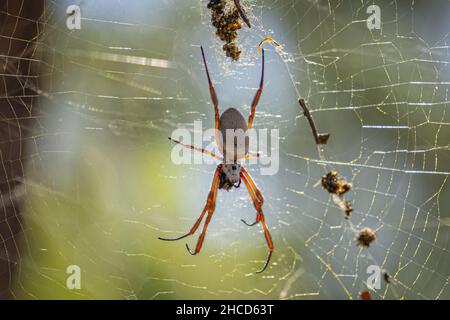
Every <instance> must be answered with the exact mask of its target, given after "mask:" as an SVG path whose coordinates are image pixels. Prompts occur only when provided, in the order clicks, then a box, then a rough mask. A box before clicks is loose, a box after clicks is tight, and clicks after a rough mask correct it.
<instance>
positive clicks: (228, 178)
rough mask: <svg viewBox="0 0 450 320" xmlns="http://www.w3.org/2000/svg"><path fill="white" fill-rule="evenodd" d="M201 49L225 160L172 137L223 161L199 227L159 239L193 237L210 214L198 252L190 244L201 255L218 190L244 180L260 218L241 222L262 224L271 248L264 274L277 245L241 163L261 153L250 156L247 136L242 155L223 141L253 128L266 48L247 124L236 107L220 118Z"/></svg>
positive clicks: (237, 184) (218, 139)
mask: <svg viewBox="0 0 450 320" xmlns="http://www.w3.org/2000/svg"><path fill="white" fill-rule="evenodd" d="M200 49H201V52H202V58H203V64H204V66H205V71H206V77H207V79H208V84H209V92H210V95H211V100H212V103H213V105H214V114H215V129H216V134H215V139H216V144H217V145H218V146H219V150H220V152H221V154H222V156H223V157H221V156H218V155H216V154H214V153H212V152H210V151H207V150H205V149H202V148H197V147H195V146H192V145H187V144H183V143H181V142H180V141H177V140H172V139H171V138H169V139H170V140H172V141H174V142H175V143H178V144H180V145H182V146H184V147H186V148H190V149H192V150H196V151H199V152H202V153H204V154H207V155H209V156H211V157H213V158H215V159H218V160H220V161H222V162H221V163H220V164H219V165H218V166H217V168H216V170H215V172H214V178H213V182H212V185H211V189H210V192H209V195H208V198H207V200H206V204H205V207H204V208H203V211H202V213H201V214H200V217H199V218H198V219H197V221H196V222H195V224H194V225H193V226H192V228H191V230H190V231H189V232H188V233H186V234H184V235H182V236H180V237H178V238H161V237H159V239H160V240H165V241H176V240H181V239H183V238H186V237H188V236H190V235H193V234H194V233H195V232H196V231H197V229H198V227H199V225H200V223H201V222H202V220H203V218H204V216H205V214H206V212H208V215H207V216H206V220H205V223H204V225H203V230H202V232H201V234H200V236H199V238H198V241H197V245H196V247H195V250H194V251H191V249H189V246H188V245H187V244H186V248H187V250H188V252H189V253H190V254H192V255H196V254H198V253H199V252H200V250H201V248H202V244H203V241H204V239H205V234H206V230H207V228H208V224H209V223H210V221H211V218H212V215H213V213H214V209H215V206H216V197H217V190H218V189H225V190H227V191H229V190H230V189H232V188H233V187H235V188H238V187H239V186H240V184H241V181H243V182H244V184H245V186H246V187H247V190H248V192H249V194H250V197H251V198H252V201H253V205H254V207H255V209H256V211H257V215H256V220H255V221H254V222H253V223H247V222H246V221H245V220H243V219H241V221H242V222H243V223H245V224H246V225H248V226H254V225H256V224H257V223H259V222H261V225H262V229H263V231H264V236H265V239H266V242H267V245H268V247H269V254H268V256H267V259H266V262H265V264H264V266H263V267H262V269H260V270H259V271H257V273H261V272H263V271H264V270H265V269H266V268H267V266H268V265H269V262H270V258H271V257H272V252H273V249H274V246H273V242H272V237H271V236H270V233H269V229H268V228H267V225H266V221H265V218H264V213H263V211H262V206H263V203H264V199H263V196H262V195H261V192H260V191H259V190H258V188H257V187H256V184H255V182H254V181H253V179H252V177H251V176H250V174H249V173H248V172H247V170H245V168H244V166H243V165H242V164H241V163H240V160H242V159H249V158H253V157H259V154H258V153H257V154H249V153H248V139H247V137H246V143H245V146H243V149H244V150H243V152H240V153H239V154H238V153H237V152H236V151H237V150H236V142H235V143H234V145H235V148H234V150H226V148H225V146H228V144H227V143H226V138H223V139H222V137H226V135H225V132H226V131H227V130H233V131H237V130H242V131H241V132H244V133H245V132H247V130H248V129H250V128H252V125H253V119H254V117H255V110H256V106H257V104H258V102H259V99H260V97H261V93H262V90H263V83H264V49H263V50H262V65H261V80H260V83H259V88H258V90H257V92H256V94H255V96H254V97H253V101H252V104H251V111H250V116H249V117H248V121H247V122H246V121H245V118H244V117H243V115H242V114H241V113H240V112H239V111H238V110H236V109H235V108H232V107H230V108H228V109H227V110H226V111H225V112H223V113H222V115H219V103H218V100H217V96H216V92H215V90H214V86H213V84H212V82H211V78H210V76H209V71H208V65H207V64H206V59H205V53H204V51H203V47H200Z"/></svg>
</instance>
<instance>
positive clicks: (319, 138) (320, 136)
mask: <svg viewBox="0 0 450 320" xmlns="http://www.w3.org/2000/svg"><path fill="white" fill-rule="evenodd" d="M298 103H300V106H301V107H302V109H303V114H304V115H305V117H306V118H307V119H308V122H309V126H310V127H311V130H312V133H313V135H314V139H316V144H327V141H328V138H329V137H330V134H329V133H317V129H316V125H315V124H314V120H313V118H312V116H311V113H310V112H309V109H308V107H307V105H306V102H305V100H304V99H303V98H300V99H298Z"/></svg>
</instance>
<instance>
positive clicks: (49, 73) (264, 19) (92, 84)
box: [0, 0, 450, 299]
mask: <svg viewBox="0 0 450 320" xmlns="http://www.w3.org/2000/svg"><path fill="white" fill-rule="evenodd" d="M71 4H76V5H78V6H79V7H80V8H81V17H82V19H81V29H80V30H68V29H67V27H66V19H67V17H68V15H67V13H66V9H67V7H68V6H69V5H71ZM206 4H207V1H199V0H195V1H194V0H189V1H169V0H167V1H126V2H125V1H119V0H115V1H110V0H109V1H106V0H105V1H88V0H82V1H62V0H61V1H60V0H58V1H28V0H16V1H9V0H8V1H6V2H5V3H3V4H1V5H0V8H1V12H0V16H1V18H0V36H1V39H0V49H1V55H0V58H1V61H2V64H3V71H2V74H1V77H2V80H3V81H2V82H3V84H4V85H3V86H2V88H1V100H0V108H1V113H0V117H1V118H0V123H1V128H0V129H1V130H0V131H1V141H0V142H1V143H0V146H1V153H0V156H1V157H0V161H1V164H2V166H1V170H0V171H1V180H0V182H1V199H2V200H1V201H2V202H1V203H2V208H1V210H2V216H3V218H2V219H1V222H0V235H1V238H0V244H1V246H0V262H1V264H0V268H1V269H0V274H1V277H0V289H1V297H2V298H19V299H56V298H63V299H243V298H246V299H269V298H270V299H357V298H358V294H359V292H361V291H364V290H367V285H366V281H367V277H368V274H367V272H366V268H367V266H369V265H377V266H380V268H381V269H383V270H386V271H387V272H389V274H390V275H391V283H386V282H382V283H381V288H380V289H378V290H374V291H371V292H372V296H373V298H374V299H404V298H406V299H448V298H450V292H449V288H448V279H449V272H448V270H449V268H450V258H449V225H450V222H449V219H450V214H449V205H450V203H449V195H450V191H449V181H448V176H449V174H450V157H449V150H450V149H449V141H450V117H449V111H450V110H449V84H450V73H449V71H450V70H449V64H450V59H449V57H450V53H449V45H448V42H449V31H450V10H449V9H450V4H449V2H448V1H433V2H432V3H430V2H429V1H428V2H427V1H293V0H291V1H288V0H286V1H285V0H282V1H276V2H273V1H255V0H247V1H242V4H243V5H244V7H245V8H246V9H247V12H248V14H249V17H250V20H251V22H252V28H251V29H248V28H247V27H243V28H242V29H241V30H240V31H239V40H238V42H239V45H240V46H241V48H242V56H241V59H240V60H239V61H238V62H232V61H231V60H229V59H228V58H226V57H225V56H224V53H223V51H222V49H221V46H222V44H223V43H222V42H220V40H218V39H217V37H216V36H215V34H214V28H213V27H212V26H211V23H210V14H209V10H208V9H207V8H206ZM372 4H376V5H378V6H380V9H381V22H382V29H381V30H369V29H368V28H367V26H366V19H367V17H368V16H369V14H367V13H366V9H367V7H368V6H370V5H372ZM267 36H271V37H273V38H274V39H276V40H277V41H278V42H279V43H280V44H281V47H277V48H275V47H273V46H271V45H270V44H269V45H266V46H265V48H266V79H265V87H264V91H263V94H262V98H261V100H260V103H259V105H258V108H257V113H256V118H255V121H254V125H255V128H257V129H263V128H267V129H279V130H280V137H281V139H280V143H279V149H278V151H279V154H280V159H279V161H280V170H279V172H278V173H277V174H276V175H272V176H263V175H261V174H260V171H259V169H258V166H250V167H249V171H250V172H251V173H252V175H253V177H254V179H255V181H256V182H257V184H258V185H259V187H260V189H261V191H262V192H263V195H264V197H265V204H264V210H265V213H266V219H267V223H268V225H269V226H270V231H271V233H272V237H273V240H274V242H275V252H274V255H273V259H272V264H271V265H270V267H269V268H268V269H267V270H266V271H265V272H264V273H263V274H255V273H254V272H255V271H256V270H258V269H259V268H260V267H261V266H262V264H263V263H264V260H265V258H266V255H267V248H266V244H265V241H264V237H263V234H262V233H261V228H260V226H255V227H253V228H249V227H247V226H245V225H243V224H242V223H241V222H240V219H241V218H244V219H247V220H251V219H252V218H254V216H255V210H254V208H253V205H252V204H251V199H250V197H249V196H248V193H247V192H246V190H245V188H240V189H236V190H233V191H231V192H228V193H227V192H224V191H220V192H219V195H218V202H217V206H216V212H215V214H214V217H213V219H212V222H211V224H210V226H209V229H208V233H207V236H206V240H205V243H204V246H203V249H202V252H201V253H200V254H199V255H198V256H195V257H193V256H191V255H189V254H188V253H187V251H186V248H185V242H187V243H189V244H190V245H191V247H192V246H193V245H194V243H195V241H196V239H197V236H196V235H195V236H193V237H191V238H188V239H185V240H186V241H184V240H183V241H180V242H171V243H168V242H162V241H159V240H158V239H157V237H159V236H164V237H171V236H177V235H180V234H182V233H183V232H186V231H187V230H189V228H190V227H191V226H192V224H193V223H194V221H195V219H196V218H197V217H198V215H199V214H200V212H201V210H202V208H203V206H204V202H205V200H206V197H207V194H208V192H209V187H210V184H211V180H212V175H213V172H214V169H215V165H196V164H192V165H175V164H174V163H173V162H172V161H171V152H172V147H173V146H172V145H171V144H170V142H169V141H168V140H167V137H168V136H170V135H171V133H172V131H173V130H175V129H176V128H187V129H190V130H192V129H193V124H194V121H195V120H202V123H203V129H208V128H212V127H213V119H214V114H213V109H212V105H211V102H210V98H209V92H208V88H207V82H206V77H205V74H204V68H203V65H202V63H201V55H200V49H199V45H203V46H204V48H205V52H206V56H207V60H208V62H209V68H210V73H211V76H212V78H213V81H214V84H215V87H216V92H217V94H218V97H219V103H220V109H221V111H224V110H225V109H226V108H227V107H229V106H234V107H237V108H238V109H239V110H240V111H241V112H242V113H243V114H245V115H246V114H247V113H248V112H249V104H250V102H251V99H252V97H253V95H254V93H255V91H256V89H257V86H258V83H259V76H260V63H261V62H260V57H259V56H258V54H257V50H256V49H257V45H258V43H259V42H260V41H261V40H262V39H264V38H265V37H267ZM300 96H301V97H304V98H305V99H306V100H307V101H308V103H309V105H310V107H311V111H312V114H313V116H314V119H315V122H316V124H317V126H318V129H319V131H321V132H330V133H331V138H330V141H329V143H328V144H327V145H326V146H324V147H323V148H317V146H316V145H315V144H314V141H313V138H312V135H311V132H310V128H309V126H308V124H307V121H306V119H305V118H304V117H303V114H302V111H301V109H300V108H299V105H298V103H297V100H298V98H299V97H300ZM274 148H277V146H272V151H274V150H273V149H274ZM330 170H336V171H338V172H339V173H340V174H341V175H342V176H343V177H345V178H346V179H347V180H348V181H350V182H351V183H352V184H353V189H352V191H351V192H350V193H349V195H348V196H346V197H347V199H349V200H350V201H352V203H353V207H354V212H353V214H352V217H351V219H350V220H348V221H347V220H345V219H344V215H343V213H342V211H341V210H340V209H339V208H338V206H337V205H336V204H335V203H334V202H333V201H332V199H331V197H330V195H329V194H327V193H326V192H325V191H324V190H322V189H321V188H319V187H315V186H314V185H315V184H316V182H317V181H318V180H319V179H320V177H321V176H322V175H323V174H325V173H326V172H328V171H330ZM362 227H370V228H372V229H374V230H376V231H377V235H378V238H377V240H376V242H375V243H374V244H373V245H372V246H371V247H370V248H369V249H363V248H360V247H357V246H356V245H355V243H354V238H355V236H356V233H357V230H358V229H360V228H362ZM70 265H77V266H79V267H80V268H81V271H82V278H81V289H80V290H69V289H68V288H67V287H66V279H67V277H68V274H67V273H66V270H67V267H68V266H70Z"/></svg>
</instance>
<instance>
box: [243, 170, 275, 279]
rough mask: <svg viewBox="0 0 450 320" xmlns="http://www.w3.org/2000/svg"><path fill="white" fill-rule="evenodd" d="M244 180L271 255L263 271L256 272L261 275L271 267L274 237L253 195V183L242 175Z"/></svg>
mask: <svg viewBox="0 0 450 320" xmlns="http://www.w3.org/2000/svg"><path fill="white" fill-rule="evenodd" d="M242 180H244V183H245V185H246V186H247V189H248V192H249V193H250V196H251V197H252V199H253V204H254V205H255V208H256V210H257V211H258V217H257V218H256V220H257V221H256V222H258V220H259V221H261V225H262V227H263V231H264V236H265V238H266V242H267V245H268V246H269V255H268V256H267V259H266V263H265V264H264V266H263V267H262V269H260V270H258V271H256V273H261V272H263V271H264V270H266V268H267V266H268V265H269V262H270V258H272V253H273V242H272V237H271V236H270V233H269V229H268V228H267V225H266V221H265V217H264V213H263V211H262V209H261V206H260V204H259V202H258V201H257V200H256V198H255V196H254V194H253V190H252V187H251V183H250V182H249V181H248V180H247V178H246V177H245V175H244V174H242ZM256 222H255V223H256Z"/></svg>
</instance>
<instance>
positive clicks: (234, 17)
mask: <svg viewBox="0 0 450 320" xmlns="http://www.w3.org/2000/svg"><path fill="white" fill-rule="evenodd" d="M207 7H208V9H210V10H211V23H212V25H213V26H214V27H215V28H216V35H217V36H218V37H219V38H220V40H222V41H224V42H225V44H224V45H223V46H222V49H223V51H224V52H225V54H226V55H227V57H230V58H231V59H233V60H235V61H236V60H238V59H239V57H240V55H241V49H240V48H239V46H238V44H237V37H238V30H239V29H241V27H242V25H241V22H240V19H241V18H242V19H243V20H244V22H245V23H246V24H247V25H248V26H249V27H250V22H249V21H248V18H247V17H246V15H245V12H244V11H243V9H242V7H241V6H240V4H239V1H229V0H209V2H208V5H207Z"/></svg>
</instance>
